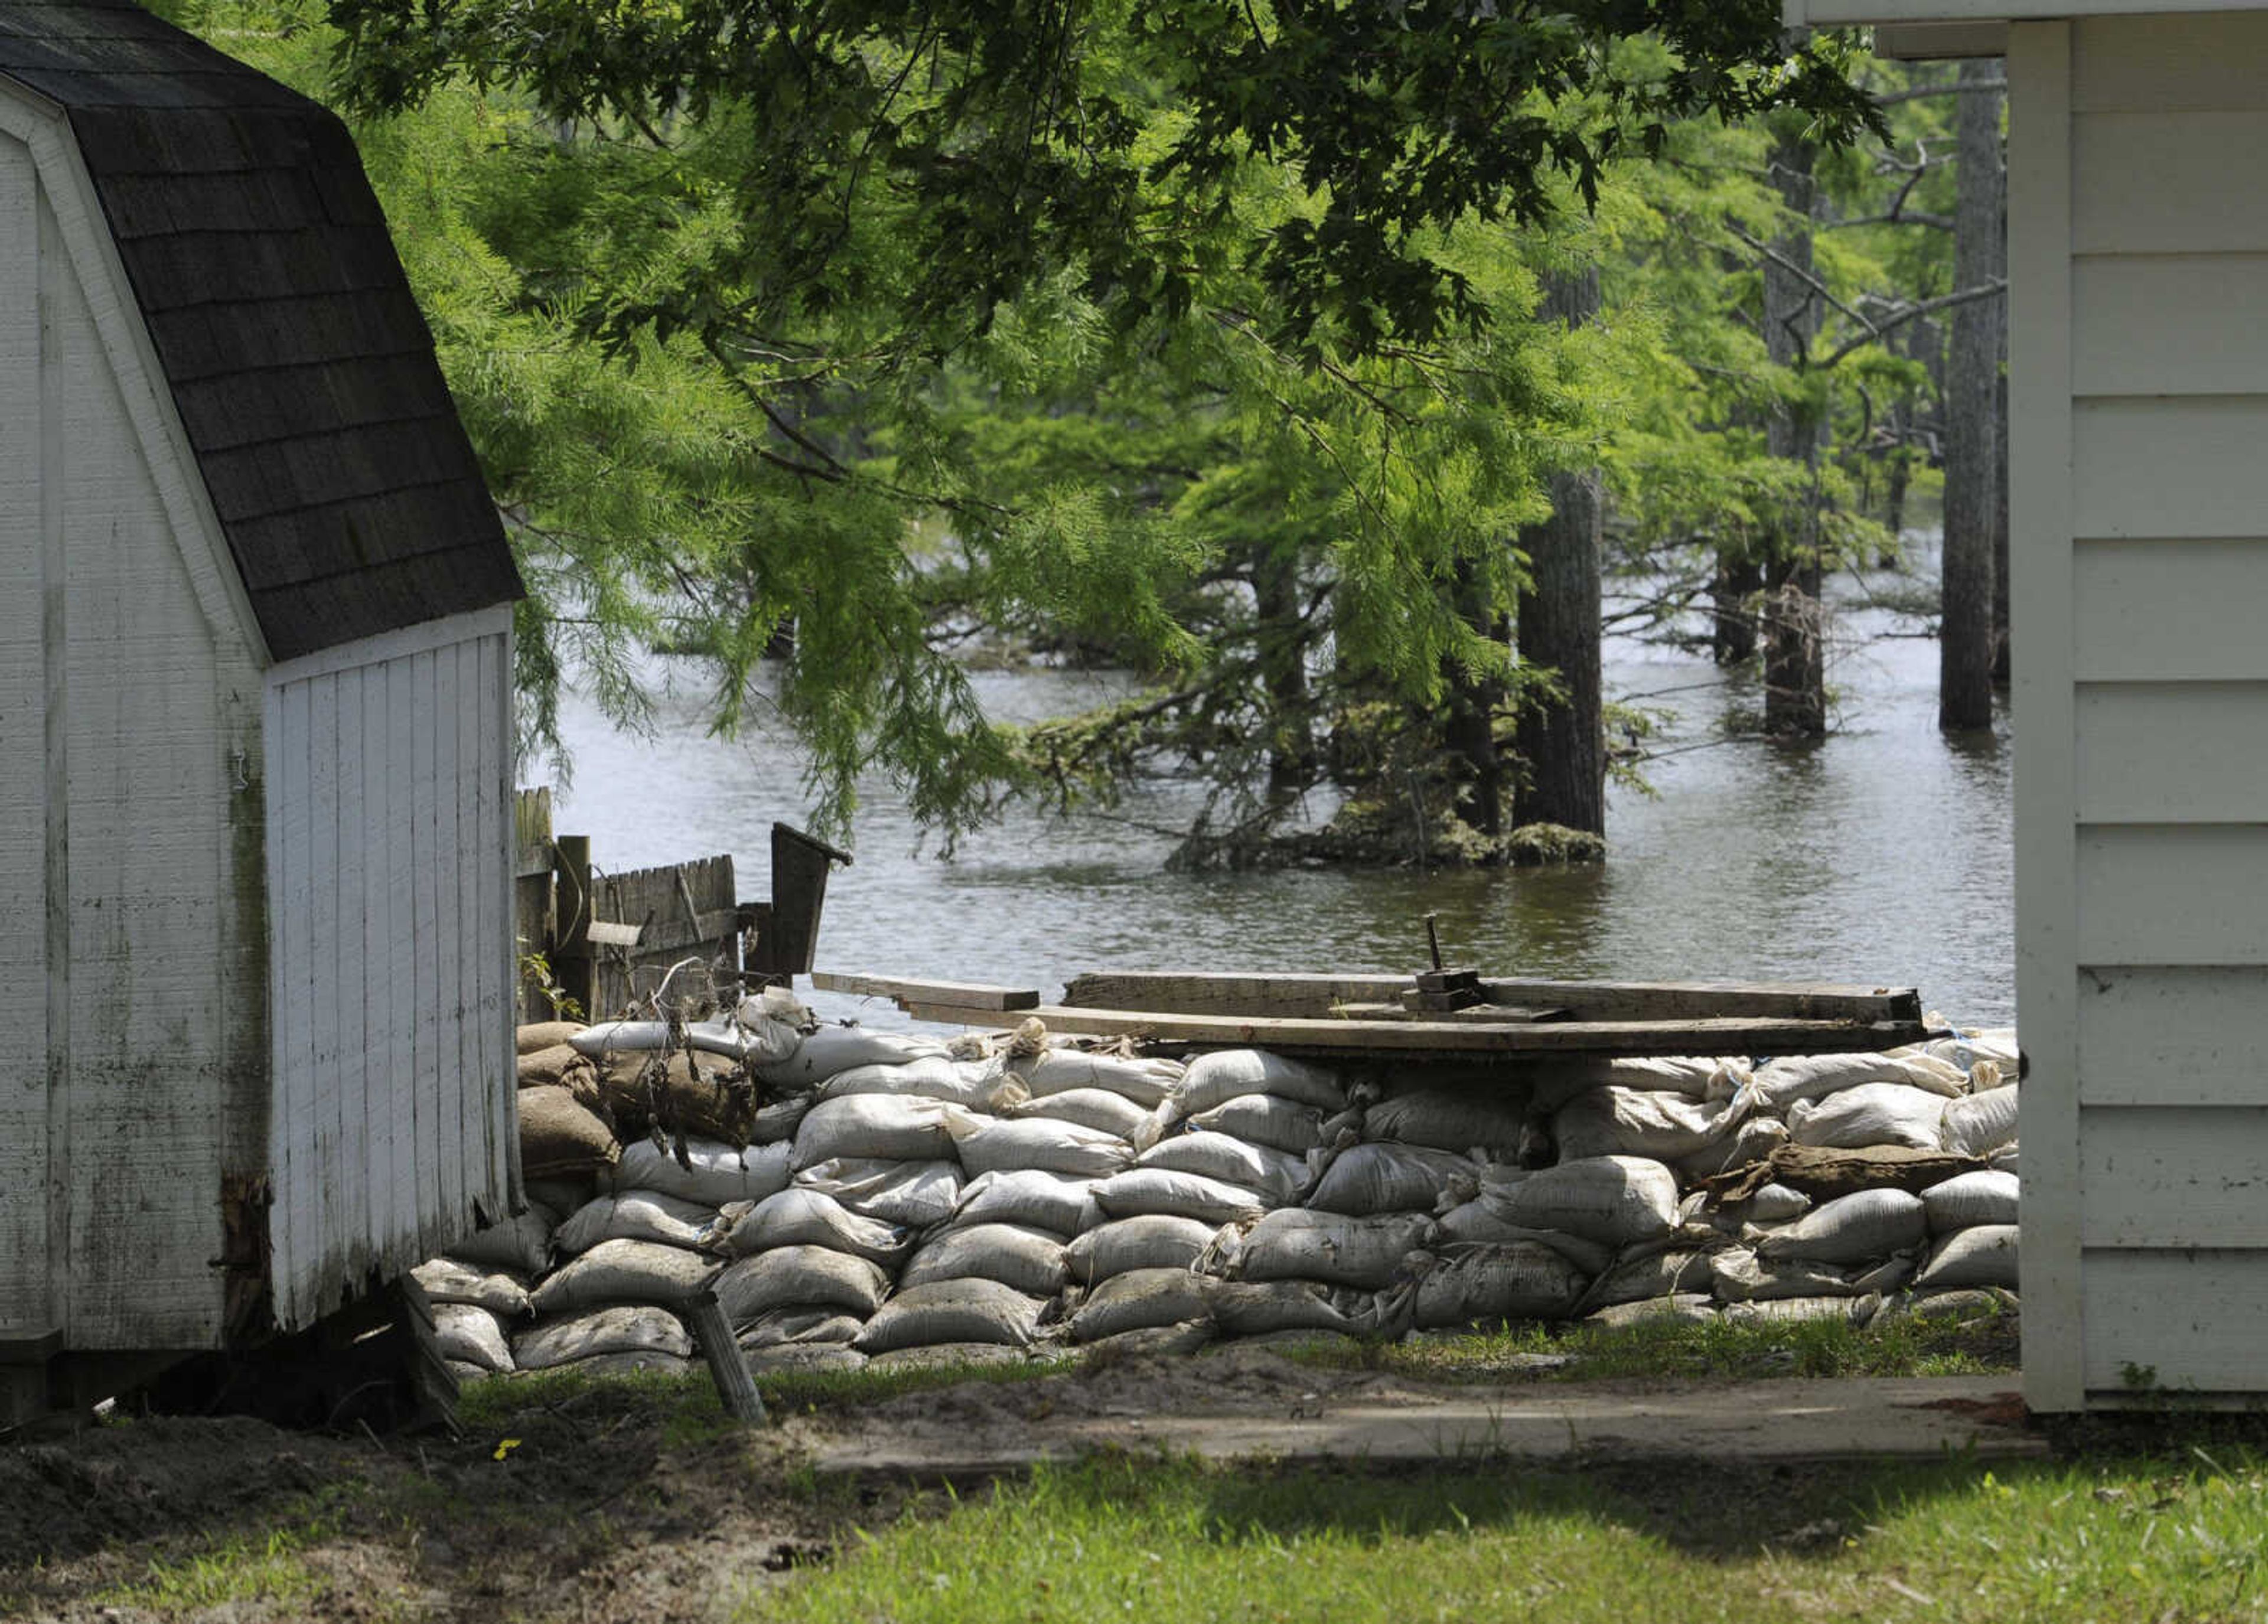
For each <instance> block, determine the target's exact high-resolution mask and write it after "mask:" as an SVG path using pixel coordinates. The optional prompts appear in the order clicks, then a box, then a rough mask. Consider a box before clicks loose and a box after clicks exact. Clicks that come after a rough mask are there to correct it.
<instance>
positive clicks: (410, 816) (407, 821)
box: [386, 662, 439, 1253]
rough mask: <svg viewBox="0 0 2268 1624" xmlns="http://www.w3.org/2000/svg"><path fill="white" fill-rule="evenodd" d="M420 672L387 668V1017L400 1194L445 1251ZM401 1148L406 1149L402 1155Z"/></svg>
mask: <svg viewBox="0 0 2268 1624" xmlns="http://www.w3.org/2000/svg"><path fill="white" fill-rule="evenodd" d="M416 676H417V673H416V670H415V668H414V665H413V664H412V663H410V662H396V663H394V664H392V665H388V666H387V668H386V695H387V697H386V708H387V709H386V725H387V757H388V758H389V759H390V761H392V762H393V771H392V772H391V773H390V774H389V775H388V777H387V786H388V796H387V800H388V805H387V850H388V852H389V853H390V854H391V856H392V859H393V861H392V865H391V867H390V868H389V870H388V872H389V874H390V875H391V876H392V878H393V885H394V889H393V892H392V893H391V895H390V896H389V897H388V898H387V915H388V916H389V918H390V919H391V920H392V923H393V928H392V931H391V933H390V936H389V939H388V947H387V987H388V988H389V991H388V993H387V1022H388V1025H389V1026H390V1027H391V1030H392V1033H393V1042H392V1046H391V1047H392V1048H393V1052H394V1110H395V1112H396V1113H397V1114H396V1115H395V1117H394V1133H395V1135H396V1138H397V1143H398V1146H399V1150H398V1151H397V1155H396V1157H395V1162H394V1172H395V1177H396V1178H397V1179H399V1183H398V1184H397V1185H396V1186H395V1197H396V1201H397V1202H399V1203H401V1204H405V1205H406V1206H407V1207H408V1209H409V1210H410V1211H411V1212H414V1213H415V1214H416V1224H417V1237H418V1248H419V1250H421V1251H423V1252H425V1253H433V1252H436V1251H438V1250H439V1248H438V1246H434V1245H433V1244H432V1243H433V1240H434V1237H435V1234H436V1230H435V1223H436V1220H437V1218H438V1212H437V1210H436V1203H435V1200H434V1191H433V1185H432V1181H431V1179H430V1178H428V1177H427V1176H426V1170H427V1169H428V1168H429V1167H430V1166H431V1161H430V1160H429V1159H428V1157H427V1155H426V1146H427V1144H428V1143H430V1135H431V1132H432V1129H431V1125H430V1124H429V1123H428V1122H427V1121H425V1120H424V1119H425V1117H426V1115H427V1112H426V1111H425V1109H424V1102H423V1099H421V1098H420V1096H419V1092H418V1087H417V1076H418V1072H417V1025H418V1018H419V1016H418V1010H419V1005H418V987H417V981H418V968H419V966H418V953H417V887H418V881H417V865H418V863H419V861H420V858H421V856H423V852H424V850H425V843H426V842H425V839H424V836H423V834H422V833H421V831H420V830H419V827H418V822H417V792H416V782H415V780H416V762H417V703H418V695H417V685H416ZM401 1152H406V1154H403V1153H401Z"/></svg>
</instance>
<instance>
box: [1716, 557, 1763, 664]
mask: <svg viewBox="0 0 2268 1624" xmlns="http://www.w3.org/2000/svg"><path fill="white" fill-rule="evenodd" d="M1763 591H1764V566H1763V565H1761V564H1759V563H1757V562H1756V559H1755V558H1754V557H1752V556H1751V555H1749V553H1748V552H1747V551H1746V550H1745V549H1739V548H1734V547H1719V548H1718V549H1717V574H1716V577H1715V578H1714V579H1712V581H1711V582H1710V584H1709V598H1710V602H1711V604H1712V606H1713V608H1714V610H1715V614H1716V624H1715V628H1714V629H1713V630H1712V633H1711V636H1710V640H1709V652H1710V655H1711V657H1712V658H1714V659H1715V660H1716V662H1717V664H1719V665H1741V664H1742V663H1744V662H1746V661H1748V660H1750V659H1753V658H1756V595H1757V594H1758V593H1759V592H1763Z"/></svg>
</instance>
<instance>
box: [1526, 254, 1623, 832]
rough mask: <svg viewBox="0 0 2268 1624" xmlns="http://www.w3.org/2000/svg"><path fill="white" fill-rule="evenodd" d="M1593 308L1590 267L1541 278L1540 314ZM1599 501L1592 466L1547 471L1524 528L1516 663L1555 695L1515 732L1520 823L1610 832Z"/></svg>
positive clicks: (1582, 317) (1594, 280)
mask: <svg viewBox="0 0 2268 1624" xmlns="http://www.w3.org/2000/svg"><path fill="white" fill-rule="evenodd" d="M1598 312H1599V273H1598V269H1597V268H1596V267H1595V266H1594V267H1591V268H1587V269H1586V270H1584V271H1582V272H1580V274H1577V275H1572V276H1555V277H1553V278H1551V279H1550V281H1549V282H1547V283H1545V286H1544V296H1543V305H1542V306H1541V307H1540V308H1539V309H1538V310H1537V312H1536V313H1537V315H1538V316H1539V317H1541V318H1542V319H1543V320H1546V321H1564V322H1565V323H1566V324H1567V325H1568V326H1569V327H1577V326H1580V324H1581V323H1583V322H1586V321H1588V320H1591V319H1592V318H1594V317H1595V316H1596V315H1597V314H1598ZM1603 506H1604V503H1602V500H1601V492H1600V489H1599V479H1598V475H1597V474H1596V472H1595V471H1594V470H1591V469H1580V470H1575V469H1565V470H1562V471H1561V472H1559V473H1557V474H1553V475H1552V476H1551V517H1550V518H1548V519H1546V520H1544V521H1543V523H1541V524H1537V525H1528V526H1527V527H1526V528H1525V529H1523V530H1522V531H1521V533H1520V545H1521V550H1522V551H1524V552H1525V553H1526V554H1527V555H1528V589H1527V590H1526V591H1525V592H1521V595H1520V606H1519V619H1518V624H1517V629H1516V630H1515V632H1514V634H1513V641H1514V642H1515V643H1516V644H1517V645H1518V647H1519V649H1520V659H1521V665H1533V666H1541V667H1544V668H1547V669H1549V670H1550V671H1551V672H1553V673H1555V675H1556V676H1557V680H1558V684H1559V689H1560V692H1559V695H1558V697H1557V698H1556V699H1552V700H1550V701H1548V702H1546V701H1542V700H1539V699H1535V698H1533V697H1529V698H1527V699H1524V700H1523V702H1522V703H1521V709H1520V721H1519V724H1518V728H1517V731H1515V733H1514V735H1513V749H1514V751H1515V752H1516V753H1518V755H1519V757H1520V760H1521V770H1522V775H1523V781H1522V783H1521V790H1520V794H1519V796H1518V797H1517V800H1516V806H1517V818H1518V821H1520V822H1521V823H1557V824H1562V825H1565V827H1568V828H1571V829H1581V830H1583V831H1584V832H1585V833H1587V834H1605V833H1606V832H1607V749H1606V734H1605V724H1604V722H1603V720H1602V716H1601V713H1600V682H1599V639H1600V627H1599V591H1600V587H1599V582H1600V574H1601V569H1602V566H1601V553H1602V536H1601V526H1602V523H1603V519H1604V514H1603V511H1602V509H1603Z"/></svg>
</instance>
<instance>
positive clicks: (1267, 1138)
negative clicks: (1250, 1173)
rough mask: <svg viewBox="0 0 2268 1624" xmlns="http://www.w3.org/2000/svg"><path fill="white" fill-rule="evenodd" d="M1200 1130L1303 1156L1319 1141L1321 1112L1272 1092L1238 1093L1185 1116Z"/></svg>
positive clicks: (1321, 1130)
mask: <svg viewBox="0 0 2268 1624" xmlns="http://www.w3.org/2000/svg"><path fill="white" fill-rule="evenodd" d="M1189 1126H1190V1127H1191V1128H1196V1129H1197V1130H1198V1131H1199V1132H1201V1133H1214V1134H1228V1135H1233V1137H1235V1138H1238V1139H1241V1140H1244V1141H1245V1142H1246V1143H1250V1144H1264V1145H1266V1146H1267V1147H1268V1148H1269V1149H1270V1150H1285V1151H1289V1152H1290V1153H1291V1154H1292V1155H1293V1156H1305V1155H1307V1152H1308V1151H1310V1150H1314V1148H1315V1147H1316V1146H1317V1145H1319V1144H1321V1143H1322V1142H1323V1113H1322V1107H1320V1106H1309V1105H1302V1104H1301V1103H1300V1101H1298V1100H1296V1099H1282V1098H1280V1097H1279V1096H1278V1095H1275V1094H1239V1095H1238V1096H1237V1097H1236V1098H1235V1099H1224V1100H1222V1101H1221V1102H1220V1104H1219V1105H1217V1106H1214V1107H1213V1108H1212V1109H1211V1110H1210V1111H1200V1112H1198V1113H1197V1114H1196V1115H1194V1116H1192V1117H1191V1118H1189Z"/></svg>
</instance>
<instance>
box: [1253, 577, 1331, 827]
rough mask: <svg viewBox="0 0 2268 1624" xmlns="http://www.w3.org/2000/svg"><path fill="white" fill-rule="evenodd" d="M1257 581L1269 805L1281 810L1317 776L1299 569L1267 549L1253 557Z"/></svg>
mask: <svg viewBox="0 0 2268 1624" xmlns="http://www.w3.org/2000/svg"><path fill="white" fill-rule="evenodd" d="M1252 586H1253V607H1254V609H1255V611H1256V614H1257V618H1258V621H1259V625H1258V630H1257V635H1258V641H1259V652H1258V658H1259V663H1260V680H1261V684H1262V686H1263V687H1265V688H1266V689H1267V692H1268V719H1269V726H1270V738H1269V739H1268V804H1269V805H1270V807H1274V808H1279V809H1280V808H1281V807H1283V806H1284V805H1286V804H1287V803H1289V802H1291V801H1293V800H1296V799H1297V798H1298V797H1300V796H1302V795H1304V794H1306V793H1307V790H1308V789H1309V787H1310V786H1312V785H1313V784H1314V782H1315V775H1316V759H1315V734H1314V701H1313V697H1312V695H1311V694H1309V691H1308V684H1307V636H1306V634H1305V631H1304V628H1302V626H1301V623H1300V579H1299V572H1298V570H1297V568H1296V567H1295V565H1294V563H1293V562H1292V559H1291V558H1290V557H1289V556H1286V555H1278V554H1274V553H1270V554H1266V555H1263V556H1261V557H1259V558H1257V559H1256V560H1254V561H1253V567H1252Z"/></svg>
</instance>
